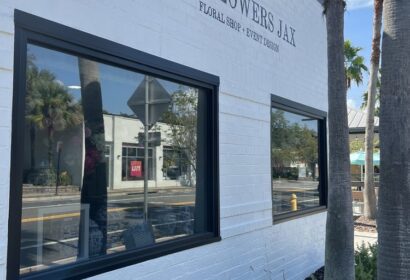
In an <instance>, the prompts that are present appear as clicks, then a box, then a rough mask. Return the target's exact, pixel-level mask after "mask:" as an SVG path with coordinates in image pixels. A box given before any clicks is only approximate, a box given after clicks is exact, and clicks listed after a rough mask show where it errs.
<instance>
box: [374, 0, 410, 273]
mask: <svg viewBox="0 0 410 280" xmlns="http://www.w3.org/2000/svg"><path fill="white" fill-rule="evenodd" d="M383 13H384V16H383V18H384V19H383V28H384V32H383V42H382V44H383V52H382V76H381V91H380V102H381V103H380V110H381V111H380V149H381V166H380V171H381V173H380V175H381V176H380V191H379V212H378V217H377V219H378V231H379V251H378V264H377V275H378V279H386V280H387V279H389V280H390V279H410V74H409V73H410V16H409V15H410V1H404V0H385V1H384V7H383Z"/></svg>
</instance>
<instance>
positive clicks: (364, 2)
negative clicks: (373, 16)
mask: <svg viewBox="0 0 410 280" xmlns="http://www.w3.org/2000/svg"><path fill="white" fill-rule="evenodd" d="M346 2H347V10H355V9H361V8H367V7H371V6H373V0H347V1H346Z"/></svg>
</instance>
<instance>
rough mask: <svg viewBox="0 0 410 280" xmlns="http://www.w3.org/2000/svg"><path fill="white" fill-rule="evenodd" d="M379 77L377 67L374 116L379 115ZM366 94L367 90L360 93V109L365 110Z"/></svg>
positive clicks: (367, 94)
mask: <svg viewBox="0 0 410 280" xmlns="http://www.w3.org/2000/svg"><path fill="white" fill-rule="evenodd" d="M380 77H381V74H380V69H379V75H377V83H376V102H375V106H374V115H375V116H376V117H379V116H380ZM368 96H369V93H368V91H366V92H365V93H363V95H362V97H363V101H362V105H360V109H362V110H366V108H367V99H368Z"/></svg>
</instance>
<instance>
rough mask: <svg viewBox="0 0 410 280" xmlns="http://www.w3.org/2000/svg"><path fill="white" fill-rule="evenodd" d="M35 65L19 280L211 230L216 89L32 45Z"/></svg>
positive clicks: (30, 75) (30, 72) (30, 65)
mask: <svg viewBox="0 0 410 280" xmlns="http://www.w3.org/2000/svg"><path fill="white" fill-rule="evenodd" d="M27 61H28V62H27V80H26V85H27V87H26V99H25V134H24V135H25V138H24V151H25V152H24V158H23V159H22V161H23V165H24V170H23V178H22V179H23V209H22V223H21V252H20V253H21V260H20V273H21V274H26V273H29V272H36V271H41V270H44V269H49V268H53V267H59V266H62V265H65V264H72V263H76V262H81V261H87V260H90V259H93V258H96V257H97V256H103V255H107V254H115V253H118V252H123V251H126V250H134V249H140V248H144V247H146V246H152V245H154V244H159V243H163V242H166V241H170V240H174V239H178V238H183V237H187V236H190V235H194V234H197V233H204V232H208V231H212V230H213V229H210V228H209V227H210V226H209V221H210V220H209V218H208V217H207V216H206V215H207V213H208V212H209V211H207V208H206V207H207V205H208V204H207V203H206V202H207V200H206V197H207V195H206V188H207V186H206V183H205V182H207V181H206V180H208V179H206V177H207V176H205V174H207V173H206V172H207V171H206V170H207V169H206V165H205V164H206V163H207V162H209V160H207V157H209V152H210V151H209V150H207V149H209V145H208V144H207V142H206V139H208V140H207V141H209V137H207V133H208V132H207V129H208V128H209V119H210V118H209V116H207V114H208V109H207V108H208V107H207V106H209V103H207V95H208V93H209V91H208V90H205V89H203V88H195V87H191V86H188V85H185V84H179V83H176V82H171V81H167V80H164V79H160V78H158V77H153V76H148V75H145V74H142V73H138V72H134V71H130V70H126V69H122V68H119V67H115V66H112V65H108V64H104V63H101V62H96V61H93V60H89V59H85V58H82V57H78V56H74V55H70V54H67V53H63V52H59V51H55V50H52V49H48V48H43V47H40V46H36V45H33V44H29V45H28V48H27ZM146 100H148V101H149V102H151V101H152V104H154V103H155V104H157V105H155V107H151V105H149V107H148V108H149V113H148V115H149V119H148V120H145V111H144V110H145V102H146ZM152 106H153V105H152ZM146 131H148V133H146ZM146 141H147V142H146ZM146 147H148V157H147V158H145V149H146ZM146 165H147V166H146ZM144 178H147V179H148V180H147V181H146V182H147V185H145V182H144ZM144 190H147V197H144Z"/></svg>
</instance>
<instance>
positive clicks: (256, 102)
mask: <svg viewBox="0 0 410 280" xmlns="http://www.w3.org/2000/svg"><path fill="white" fill-rule="evenodd" d="M204 1H206V2H208V3H210V4H212V5H214V6H216V7H218V8H219V9H223V10H224V11H225V13H226V15H227V16H231V17H233V18H235V19H237V20H239V21H240V22H241V23H244V24H245V25H247V26H249V27H252V28H253V29H255V31H258V32H261V33H264V31H263V30H262V28H260V26H257V25H256V24H255V23H252V21H251V20H249V19H246V18H244V17H241V16H240V14H238V13H237V12H234V11H233V10H231V9H226V7H225V6H224V5H225V4H223V3H222V2H221V1H220V0H204ZM259 2H260V3H263V5H265V6H266V7H267V8H269V9H270V10H272V11H273V12H275V13H276V15H277V16H278V17H281V18H283V19H284V20H286V22H287V23H289V24H291V25H292V26H293V27H294V28H295V29H296V46H297V47H296V48H294V47H292V46H290V45H288V44H285V43H282V42H281V43H280V52H279V54H278V53H274V52H272V51H271V50H269V49H267V48H265V47H262V46H259V45H258V44H257V43H256V42H254V41H252V40H250V39H247V38H244V37H243V36H239V34H236V33H235V32H234V31H232V30H230V29H229V28H228V27H226V26H224V25H222V24H221V23H218V22H217V21H215V20H211V19H210V18H209V17H207V16H204V15H202V14H201V13H200V12H199V2H198V1H197V0H180V1H178V3H176V2H175V1H168V0H156V1H144V0H123V1H108V0H103V1H101V0H100V1H97V0H89V1H80V0H71V1H62V0H56V1H50V0H37V1H24V0H3V1H2V2H1V4H0V42H1V43H0V57H1V59H0V135H1V137H0V236H1V238H0V278H2V279H4V277H5V273H6V259H7V257H6V252H7V250H6V246H7V221H8V209H9V205H8V201H9V187H10V186H9V177H8V174H9V172H10V157H9V156H8V155H9V154H10V137H11V112H12V110H11V100H12V88H13V63H12V62H13V58H12V54H13V45H14V36H13V33H14V28H13V26H14V23H13V9H14V8H17V9H20V10H23V11H26V12H29V13H32V14H35V15H38V16H41V17H44V18H47V19H49V20H52V21H56V22H59V23H62V24H64V25H68V26H70V27H73V28H76V29H79V30H82V31H86V32H88V33H91V34H94V35H97V36H100V37H103V38H106V39H109V40H112V41H115V42H118V43H121V44H124V45H127V46H130V47H132V48H135V49H138V50H141V51H144V52H147V53H150V54H153V55H157V56H160V57H163V58H165V59H168V60H172V61H175V62H178V63H181V64H184V65H187V66H190V67H193V68H196V69H199V70H202V71H205V72H209V73H211V74H214V75H218V76H220V78H221V86H220V100H219V104H220V112H219V119H220V173H221V177H220V194H221V201H220V204H221V234H222V241H221V242H217V243H213V244H210V245H206V246H201V247H197V248H194V249H191V250H186V251H181V252H178V253H175V254H172V255H169V256H165V257H161V258H157V259H153V260H150V261H147V262H144V263H140V264H136V265H133V266H129V267H127V268H123V269H119V270H116V271H112V272H110V273H106V274H102V275H98V276H96V277H94V278H93V279H121V280H127V279H304V277H305V276H307V275H308V274H309V273H310V272H312V271H314V270H315V269H316V268H318V267H320V266H321V265H323V262H324V238H325V234H324V232H325V217H326V214H325V213H322V214H317V215H312V216H309V217H305V218H299V219H295V220H292V221H289V222H286V223H282V224H278V225H272V216H271V208H272V206H271V201H270V200H271V191H270V184H271V181H270V155H269V153H270V142H269V138H270V135H269V133H270V132H269V131H270V94H271V93H273V94H276V95H280V96H283V97H285V98H287V99H290V100H294V101H297V102H300V103H304V104H306V105H309V106H312V107H315V108H318V109H321V110H324V111H327V97H326V96H327V70H326V66H327V63H326V27H325V20H324V17H323V15H322V7H321V6H320V4H319V3H318V2H317V1H315V0H278V1H268V0H260V1H259ZM114 149H115V148H114ZM244 162H246V164H247V165H248V166H252V168H251V169H250V170H252V171H251V172H248V171H246V169H244V170H243V172H242V173H238V172H237V170H238V165H241V164H243V163H244Z"/></svg>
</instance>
